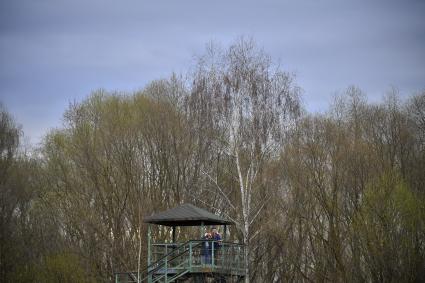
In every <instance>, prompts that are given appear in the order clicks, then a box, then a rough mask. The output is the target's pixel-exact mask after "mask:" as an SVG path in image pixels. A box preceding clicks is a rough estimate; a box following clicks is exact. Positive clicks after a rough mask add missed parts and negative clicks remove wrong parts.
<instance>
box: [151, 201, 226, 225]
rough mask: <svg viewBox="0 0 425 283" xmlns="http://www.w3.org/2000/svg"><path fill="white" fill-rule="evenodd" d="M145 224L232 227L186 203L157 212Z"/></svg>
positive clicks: (222, 219) (222, 220)
mask: <svg viewBox="0 0 425 283" xmlns="http://www.w3.org/2000/svg"><path fill="white" fill-rule="evenodd" d="M144 222H145V223H152V224H158V225H164V226H201V225H202V224H204V225H233V224H234V223H233V222H232V221H230V220H226V219H224V218H221V217H220V216H218V215H215V214H213V213H211V212H209V211H206V210H204V209H202V208H199V207H196V206H194V205H192V204H189V203H186V204H182V205H180V206H177V207H175V208H171V209H169V210H166V211H162V212H158V213H156V214H154V215H152V216H148V217H146V218H145V219H144Z"/></svg>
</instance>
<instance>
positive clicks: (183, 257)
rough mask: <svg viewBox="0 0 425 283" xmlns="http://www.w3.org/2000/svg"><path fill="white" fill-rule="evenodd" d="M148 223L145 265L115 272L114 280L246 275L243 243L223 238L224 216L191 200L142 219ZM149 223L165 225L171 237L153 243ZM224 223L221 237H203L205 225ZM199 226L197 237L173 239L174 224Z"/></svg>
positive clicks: (152, 282) (138, 282)
mask: <svg viewBox="0 0 425 283" xmlns="http://www.w3.org/2000/svg"><path fill="white" fill-rule="evenodd" d="M144 222H145V223H147V224H148V235H147V242H148V258H147V263H148V266H147V268H146V269H144V270H142V271H141V272H140V273H138V272H117V273H115V282H116V283H130V282H131V283H156V282H158V283H159V282H161V283H168V282H196V283H198V282H241V281H243V280H244V278H245V275H246V274H245V265H244V264H245V260H244V254H245V253H244V248H245V247H244V245H243V244H239V243H232V242H227V241H226V238H225V237H226V230H227V225H233V224H234V223H233V222H232V221H229V220H226V219H223V218H221V217H219V216H217V215H215V214H212V213H210V212H208V211H206V210H204V209H201V208H199V207H196V206H194V205H191V204H183V205H181V206H178V207H176V208H173V209H169V210H167V211H163V212H159V213H157V214H154V215H152V216H149V217H146V218H145V220H144ZM152 225H163V226H168V227H170V228H171V229H172V230H171V231H170V232H171V235H172V241H170V242H168V243H153V241H152V237H151V229H152V227H151V226H152ZM211 225H214V226H216V225H223V226H224V229H223V230H224V233H223V236H224V238H223V239H222V241H215V240H209V239H204V238H203V236H204V233H205V226H211ZM180 226H199V228H200V233H199V234H200V235H199V238H198V239H192V240H188V241H186V242H177V241H176V227H180Z"/></svg>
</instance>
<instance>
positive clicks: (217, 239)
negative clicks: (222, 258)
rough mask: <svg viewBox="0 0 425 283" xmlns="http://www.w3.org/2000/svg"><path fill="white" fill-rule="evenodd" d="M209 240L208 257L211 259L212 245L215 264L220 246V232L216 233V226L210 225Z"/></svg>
mask: <svg viewBox="0 0 425 283" xmlns="http://www.w3.org/2000/svg"><path fill="white" fill-rule="evenodd" d="M211 240H212V241H213V242H210V247H209V254H210V255H209V258H210V261H211V258H212V252H213V246H214V264H215V265H217V264H218V262H217V259H218V258H219V256H218V255H219V253H220V248H221V241H222V238H221V235H220V233H218V231H217V228H216V227H214V226H213V227H212V228H211Z"/></svg>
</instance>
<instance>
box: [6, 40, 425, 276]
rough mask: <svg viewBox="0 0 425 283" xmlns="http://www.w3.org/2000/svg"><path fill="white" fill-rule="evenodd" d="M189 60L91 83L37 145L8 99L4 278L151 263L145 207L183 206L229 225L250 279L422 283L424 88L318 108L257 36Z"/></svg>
mask: <svg viewBox="0 0 425 283" xmlns="http://www.w3.org/2000/svg"><path fill="white" fill-rule="evenodd" d="M188 70H189V71H188V72H187V73H185V74H172V75H171V76H170V77H169V78H166V79H159V80H156V81H152V82H150V83H149V84H148V85H147V86H145V87H144V88H143V89H141V90H140V91H134V92H120V91H115V92H112V91H106V90H103V89H99V90H95V91H93V92H92V93H91V94H90V95H88V96H87V98H85V99H84V100H83V101H78V102H74V103H70V105H69V107H68V109H67V110H66V111H65V112H64V113H63V118H62V125H61V126H60V127H58V128H56V129H52V130H50V131H49V132H48V133H47V134H46V135H45V137H44V138H43V140H42V142H41V144H40V145H38V146H37V147H36V148H34V149H31V150H27V149H26V148H25V146H24V145H23V142H22V140H23V138H24V133H23V131H22V130H21V126H20V125H19V121H16V120H15V119H14V118H13V113H9V112H8V109H6V107H5V106H1V108H0V216H1V217H0V282H47V283H49V282H62V283H66V282H83V283H84V282H113V273H114V272H115V271H126V270H137V268H138V264H139V263H138V257H139V253H140V258H141V262H140V265H141V266H142V267H144V266H146V257H147V245H146V233H147V227H146V224H145V223H143V219H144V217H146V216H149V215H151V214H152V213H153V212H159V211H162V210H166V209H168V208H172V207H175V206H177V205H179V204H183V203H192V204H194V205H196V206H199V207H201V208H204V209H206V210H209V211H211V212H213V213H216V214H217V215H220V216H222V217H225V218H228V219H231V220H233V221H234V222H235V223H236V225H235V226H232V227H230V231H229V235H230V238H231V239H232V240H234V241H239V242H241V243H244V244H246V245H247V246H248V247H249V248H247V250H246V255H247V259H248V266H249V278H247V280H246V281H247V282H424V281H425V92H418V93H414V94H410V95H409V96H408V97H406V96H401V94H400V93H399V91H398V90H397V88H391V89H390V90H388V91H387V93H386V94H385V95H384V96H383V97H382V99H381V100H380V102H376V103H370V102H368V100H367V94H366V93H364V92H363V91H362V90H361V88H360V87H361V86H360V87H357V86H347V88H346V89H345V90H343V91H340V92H339V93H338V95H335V98H334V101H332V102H331V103H330V104H329V106H328V109H327V110H324V111H322V112H317V113H309V112H308V111H307V110H306V107H305V102H303V97H302V86H299V85H298V84H297V82H296V77H295V76H294V75H293V74H291V73H289V72H286V71H284V70H281V68H280V67H279V65H278V64H275V63H274V62H273V61H272V59H271V57H270V56H269V55H267V53H265V51H263V50H262V49H261V48H259V47H258V46H257V45H256V44H255V43H254V42H252V41H250V40H238V41H235V42H234V43H233V44H231V45H230V46H228V47H226V48H222V47H218V46H214V45H210V46H208V47H207V48H206V50H205V52H204V53H203V55H202V56H198V57H197V58H196V59H195V60H194V62H193V65H192V66H190V68H188ZM178 232H179V233H183V232H182V231H178ZM168 236H169V234H168V232H167V231H166V230H165V228H164V229H161V228H159V229H157V230H155V231H154V233H153V237H154V239H156V240H158V241H159V240H161V239H162V240H164V239H166V238H167V237H168ZM182 237H183V236H182ZM187 237H189V236H187Z"/></svg>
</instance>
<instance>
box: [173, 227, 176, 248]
mask: <svg viewBox="0 0 425 283" xmlns="http://www.w3.org/2000/svg"><path fill="white" fill-rule="evenodd" d="M175 243H176V226H173V244H175Z"/></svg>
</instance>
